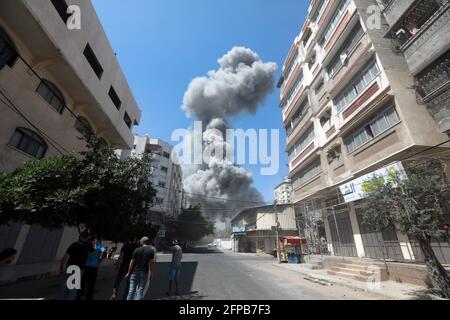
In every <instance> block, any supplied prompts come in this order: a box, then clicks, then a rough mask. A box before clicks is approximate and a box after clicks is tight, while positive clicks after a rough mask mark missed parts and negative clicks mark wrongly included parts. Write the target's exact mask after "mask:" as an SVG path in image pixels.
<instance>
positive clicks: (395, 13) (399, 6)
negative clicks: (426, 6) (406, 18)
mask: <svg viewBox="0 0 450 320" xmlns="http://www.w3.org/2000/svg"><path fill="white" fill-rule="evenodd" d="M382 2H383V5H384V9H383V13H384V16H385V18H386V20H387V22H388V23H389V25H390V26H394V25H395V24H396V23H397V22H398V21H399V19H400V18H401V17H402V16H403V15H404V14H405V12H406V11H407V10H408V9H409V8H411V6H412V5H413V4H414V2H416V0H382Z"/></svg>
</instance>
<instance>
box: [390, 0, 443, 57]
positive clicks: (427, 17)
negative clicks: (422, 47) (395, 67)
mask: <svg viewBox="0 0 450 320" xmlns="http://www.w3.org/2000/svg"><path fill="white" fill-rule="evenodd" d="M448 2H449V1H448V0H419V1H417V3H416V4H415V5H414V6H413V8H412V9H411V10H410V11H409V12H408V13H407V14H406V15H405V17H404V18H403V19H402V20H401V21H400V23H399V25H398V27H397V28H395V29H394V31H393V32H392V38H394V39H395V40H396V41H397V43H398V47H399V49H400V50H401V51H404V50H405V47H407V46H408V44H409V43H411V42H412V41H414V40H415V38H416V37H417V36H418V35H419V34H420V33H421V29H425V28H426V27H427V26H428V24H427V22H429V21H431V20H433V19H432V17H433V16H434V15H435V14H438V13H439V11H440V10H443V9H444V7H445V6H446V5H447V4H448Z"/></svg>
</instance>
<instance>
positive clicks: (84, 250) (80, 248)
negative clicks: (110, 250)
mask: <svg viewBox="0 0 450 320" xmlns="http://www.w3.org/2000/svg"><path fill="white" fill-rule="evenodd" d="M88 240H89V235H88V233H87V232H83V233H81V234H80V237H79V240H78V242H74V243H72V244H71V245H70V247H69V248H68V249H67V251H66V254H65V255H64V257H63V258H62V260H61V263H60V266H59V273H60V274H61V276H62V282H63V283H62V287H61V291H60V293H59V295H58V299H60V300H75V299H76V297H77V289H69V288H68V286H67V279H68V277H69V276H70V274H68V273H67V268H69V267H70V266H77V267H78V268H80V270H83V268H84V265H85V263H86V259H87V257H88V253H89V252H94V251H95V248H94V246H93V245H92V244H91V243H89V242H88Z"/></svg>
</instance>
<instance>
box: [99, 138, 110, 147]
mask: <svg viewBox="0 0 450 320" xmlns="http://www.w3.org/2000/svg"><path fill="white" fill-rule="evenodd" d="M98 143H99V144H100V146H101V147H102V148H108V147H109V145H108V142H106V140H105V139H104V138H100V139H98Z"/></svg>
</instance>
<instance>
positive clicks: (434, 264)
mask: <svg viewBox="0 0 450 320" xmlns="http://www.w3.org/2000/svg"><path fill="white" fill-rule="evenodd" d="M418 240H419V244H420V249H421V250H422V253H423V256H424V259H425V264H426V266H427V269H428V272H429V273H430V276H431V279H432V281H433V282H434V283H435V285H436V286H437V287H438V288H439V289H440V290H441V292H442V294H443V295H444V297H445V298H447V299H449V298H450V276H449V274H448V273H447V270H445V268H444V267H443V266H442V264H441V263H440V262H439V260H438V258H437V257H436V255H435V254H434V251H433V248H432V247H431V239H430V238H429V237H418Z"/></svg>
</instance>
